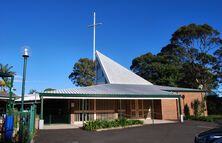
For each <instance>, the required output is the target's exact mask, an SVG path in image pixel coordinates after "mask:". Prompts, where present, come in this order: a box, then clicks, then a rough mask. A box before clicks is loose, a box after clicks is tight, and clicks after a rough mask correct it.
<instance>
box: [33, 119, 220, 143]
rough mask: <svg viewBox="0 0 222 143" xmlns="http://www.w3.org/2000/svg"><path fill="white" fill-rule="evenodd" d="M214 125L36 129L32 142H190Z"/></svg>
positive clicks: (203, 123)
mask: <svg viewBox="0 0 222 143" xmlns="http://www.w3.org/2000/svg"><path fill="white" fill-rule="evenodd" d="M217 126H218V125H217V124H215V123H207V122H198V121H186V122H184V123H183V124H181V123H168V124H157V125H144V126H141V127H132V128H125V129H117V130H107V131H100V132H90V131H84V130H82V129H59V130H40V131H38V132H37V134H36V137H35V142H36V143H135V142H136V143H193V140H194V137H195V135H196V134H198V133H200V132H202V131H205V130H208V129H211V128H214V127H217Z"/></svg>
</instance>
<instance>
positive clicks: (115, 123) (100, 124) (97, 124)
mask: <svg viewBox="0 0 222 143" xmlns="http://www.w3.org/2000/svg"><path fill="white" fill-rule="evenodd" d="M141 124H143V121H141V120H129V119H125V118H123V119H116V120H95V121H88V122H86V123H84V125H83V128H84V129H85V130H88V131H94V130H97V129H104V128H115V127H125V126H129V125H141Z"/></svg>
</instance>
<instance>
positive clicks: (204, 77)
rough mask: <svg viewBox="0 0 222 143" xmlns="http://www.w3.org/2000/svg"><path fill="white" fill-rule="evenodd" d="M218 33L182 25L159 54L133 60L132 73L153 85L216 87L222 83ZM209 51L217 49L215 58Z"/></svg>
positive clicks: (191, 25) (221, 44)
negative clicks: (219, 82)
mask: <svg viewBox="0 0 222 143" xmlns="http://www.w3.org/2000/svg"><path fill="white" fill-rule="evenodd" d="M219 34H220V33H219V32H218V31H217V30H215V29H213V28H212V27H211V26H209V25H207V24H203V25H197V24H190V25H187V26H182V27H180V28H179V29H177V30H176V31H175V32H174V33H173V34H172V38H171V43H170V44H168V45H166V46H165V47H163V48H162V49H161V51H160V53H158V54H157V55H153V54H152V53H147V54H145V55H142V56H139V57H137V58H135V59H133V61H132V65H131V70H132V71H133V72H135V73H136V74H138V75H140V76H141V77H143V78H145V79H147V80H149V81H151V82H153V83H154V84H159V85H170V86H178V87H187V88H198V87H200V85H202V86H203V88H204V89H208V90H210V89H212V88H216V87H217V85H218V81H219V79H221V82H222V74H221V71H222V68H221V67H222V40H221V39H220V37H219ZM219 47H221V48H220V49H219V50H218V48H219ZM211 50H216V52H215V54H214V55H213V54H212V53H213V52H212V51H211Z"/></svg>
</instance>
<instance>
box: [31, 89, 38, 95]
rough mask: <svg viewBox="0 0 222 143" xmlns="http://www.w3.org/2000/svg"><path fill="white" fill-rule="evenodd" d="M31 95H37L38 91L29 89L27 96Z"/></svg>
mask: <svg viewBox="0 0 222 143" xmlns="http://www.w3.org/2000/svg"><path fill="white" fill-rule="evenodd" d="M33 93H38V91H37V90H36V89H30V90H29V94H33Z"/></svg>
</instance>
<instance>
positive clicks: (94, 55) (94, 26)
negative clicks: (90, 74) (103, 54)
mask: <svg viewBox="0 0 222 143" xmlns="http://www.w3.org/2000/svg"><path fill="white" fill-rule="evenodd" d="M101 24H102V23H96V12H94V13H93V24H91V25H88V28H91V27H93V61H95V59H96V26H98V25H101Z"/></svg>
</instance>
